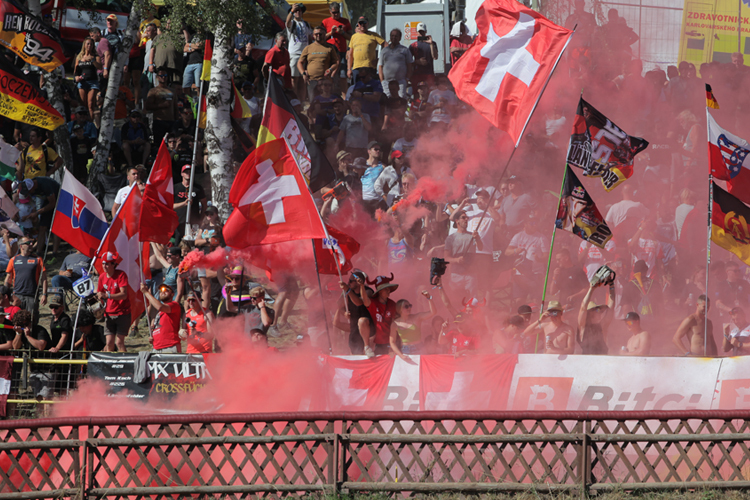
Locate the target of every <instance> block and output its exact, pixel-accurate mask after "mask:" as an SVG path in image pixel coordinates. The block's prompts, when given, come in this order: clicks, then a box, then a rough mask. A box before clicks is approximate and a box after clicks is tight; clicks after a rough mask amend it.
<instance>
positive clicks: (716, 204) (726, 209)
mask: <svg viewBox="0 0 750 500" xmlns="http://www.w3.org/2000/svg"><path fill="white" fill-rule="evenodd" d="M712 188H713V200H714V201H713V206H712V209H711V241H713V242H714V243H716V244H717V245H719V246H720V247H721V248H723V249H725V250H727V251H729V252H732V253H733V254H735V255H736V256H737V257H739V259H740V260H741V261H742V262H744V263H745V264H748V265H750V228H748V221H750V207H748V206H747V205H745V204H744V203H742V202H741V201H740V200H738V199H737V198H735V197H734V196H732V195H731V194H729V193H727V192H726V191H724V190H723V189H721V188H720V187H719V186H717V185H716V184H715V183H713V186H712Z"/></svg>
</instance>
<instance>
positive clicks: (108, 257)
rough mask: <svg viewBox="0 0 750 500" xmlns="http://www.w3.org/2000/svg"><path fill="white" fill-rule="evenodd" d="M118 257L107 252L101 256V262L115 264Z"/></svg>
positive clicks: (115, 253)
mask: <svg viewBox="0 0 750 500" xmlns="http://www.w3.org/2000/svg"><path fill="white" fill-rule="evenodd" d="M119 257H120V256H119V255H117V252H107V253H105V254H104V255H102V262H117V259H118V258H119Z"/></svg>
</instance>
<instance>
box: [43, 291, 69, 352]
mask: <svg viewBox="0 0 750 500" xmlns="http://www.w3.org/2000/svg"><path fill="white" fill-rule="evenodd" d="M49 309H50V311H52V319H50V323H49V336H50V343H49V346H48V347H49V351H50V352H59V351H62V350H70V349H71V347H72V346H71V345H70V338H71V335H72V334H73V322H72V321H71V320H70V316H68V315H67V314H66V313H65V303H64V301H63V296H62V295H60V294H59V293H52V294H50V297H49Z"/></svg>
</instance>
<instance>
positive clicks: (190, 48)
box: [182, 28, 206, 94]
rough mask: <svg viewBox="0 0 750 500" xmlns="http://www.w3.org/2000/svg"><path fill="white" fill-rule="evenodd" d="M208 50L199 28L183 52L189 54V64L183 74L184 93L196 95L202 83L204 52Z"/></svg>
mask: <svg viewBox="0 0 750 500" xmlns="http://www.w3.org/2000/svg"><path fill="white" fill-rule="evenodd" d="M205 48H206V37H205V36H204V34H203V31H202V30H201V29H200V28H199V29H198V30H197V31H196V32H195V33H194V34H193V35H192V36H191V38H190V41H188V42H187V43H185V47H183V51H184V52H186V53H187V64H186V65H185V71H184V72H183V74H182V88H183V91H185V90H186V89H187V92H192V93H193V94H196V91H197V89H198V85H199V84H200V81H201V71H202V69H203V52H204V50H205Z"/></svg>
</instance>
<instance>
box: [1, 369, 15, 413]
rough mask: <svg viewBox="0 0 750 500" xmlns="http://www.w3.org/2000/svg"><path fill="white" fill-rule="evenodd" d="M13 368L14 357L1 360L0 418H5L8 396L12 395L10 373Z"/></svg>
mask: <svg viewBox="0 0 750 500" xmlns="http://www.w3.org/2000/svg"><path fill="white" fill-rule="evenodd" d="M12 368H13V357H12V356H10V357H4V358H0V417H4V416H5V415H6V414H5V408H6V403H7V402H8V394H10V372H11V369H12Z"/></svg>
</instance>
